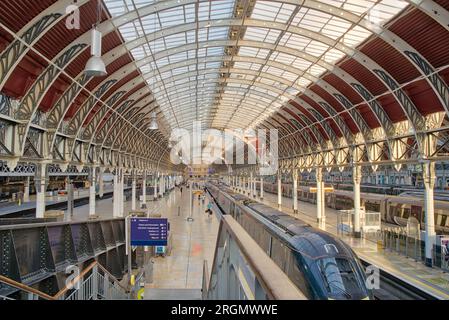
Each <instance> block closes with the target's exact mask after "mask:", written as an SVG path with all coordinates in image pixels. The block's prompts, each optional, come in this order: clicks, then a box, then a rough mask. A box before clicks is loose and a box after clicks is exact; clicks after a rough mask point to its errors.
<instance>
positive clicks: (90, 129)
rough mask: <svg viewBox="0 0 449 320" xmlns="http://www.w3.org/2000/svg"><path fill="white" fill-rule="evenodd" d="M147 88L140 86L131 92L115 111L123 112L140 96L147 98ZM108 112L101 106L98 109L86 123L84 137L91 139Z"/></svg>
mask: <svg viewBox="0 0 449 320" xmlns="http://www.w3.org/2000/svg"><path fill="white" fill-rule="evenodd" d="M147 91H148V89H147V88H142V89H141V90H138V91H137V92H135V93H133V94H132V95H131V96H129V97H127V100H126V101H121V102H120V103H121V105H120V106H119V107H117V112H119V113H123V111H124V110H126V109H127V108H128V107H131V106H133V103H134V102H138V101H140V100H139V99H141V98H142V97H144V98H145V99H147V95H148V93H147ZM109 114H110V110H109V109H107V108H106V107H104V106H102V107H101V108H100V110H98V111H97V112H96V113H95V115H94V116H93V118H92V119H91V121H90V122H89V123H88V125H87V128H86V130H85V132H86V133H87V135H88V136H85V138H86V139H91V140H92V139H93V138H94V136H95V135H96V133H97V131H98V129H99V128H100V125H102V124H103V121H104V120H105V119H106V117H107V116H108V115H109ZM113 114H114V115H117V113H113ZM108 120H109V118H108Z"/></svg>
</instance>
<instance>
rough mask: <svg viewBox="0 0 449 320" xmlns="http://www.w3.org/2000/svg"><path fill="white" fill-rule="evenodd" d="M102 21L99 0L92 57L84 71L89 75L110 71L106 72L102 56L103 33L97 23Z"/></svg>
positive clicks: (104, 73) (91, 51) (92, 38)
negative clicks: (98, 28)
mask: <svg viewBox="0 0 449 320" xmlns="http://www.w3.org/2000/svg"><path fill="white" fill-rule="evenodd" d="M100 21H101V0H99V1H98V8H97V23H96V25H94V26H93V28H92V31H91V45H90V54H91V57H90V59H89V60H88V61H87V63H86V67H85V69H84V73H85V74H86V76H88V77H104V76H105V75H107V74H108V73H107V72H106V65H105V64H104V61H103V59H102V58H101V42H102V41H101V39H102V36H103V35H102V33H101V32H100V31H98V30H97V25H98V24H99V23H100Z"/></svg>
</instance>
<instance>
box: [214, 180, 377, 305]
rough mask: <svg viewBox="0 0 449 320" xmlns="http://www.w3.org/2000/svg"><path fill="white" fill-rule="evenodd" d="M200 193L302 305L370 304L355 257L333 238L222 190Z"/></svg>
mask: <svg viewBox="0 0 449 320" xmlns="http://www.w3.org/2000/svg"><path fill="white" fill-rule="evenodd" d="M206 190H207V191H208V193H209V194H210V195H211V197H212V198H213V200H214V201H215V203H216V204H217V206H218V207H219V209H220V210H221V211H222V213H223V214H227V215H231V216H232V217H233V218H234V219H235V220H236V221H237V222H238V223H239V224H240V225H241V226H242V227H243V228H244V229H245V230H246V231H247V232H248V234H249V235H250V236H251V237H252V238H253V239H254V240H255V241H256V242H257V243H258V244H259V245H260V247H261V248H262V249H263V250H264V251H265V252H266V253H267V254H268V255H269V256H270V258H271V259H272V260H273V261H274V262H275V263H276V264H277V265H278V266H279V268H281V269H282V270H283V271H284V272H285V274H286V275H287V276H288V277H289V278H290V280H291V281H292V282H293V283H294V284H295V285H296V286H297V287H298V289H299V290H301V292H302V293H303V294H304V295H305V296H306V297H307V298H308V299H314V300H371V299H373V292H372V290H369V289H367V286H366V276H365V273H364V269H363V267H362V265H361V263H360V261H359V259H358V257H357V255H356V254H355V253H354V251H353V250H352V249H351V248H350V247H349V246H348V245H347V244H346V243H344V242H343V241H342V240H340V239H339V238H337V237H335V236H333V235H331V234H329V233H327V232H325V231H323V230H320V229H317V228H314V227H312V226H311V225H309V224H307V223H305V222H304V221H302V220H300V219H297V218H295V217H292V216H289V215H287V214H285V213H282V212H280V211H278V210H276V209H273V208H271V207H269V206H267V205H264V204H262V203H259V202H256V201H254V200H251V199H249V198H247V197H246V196H244V195H241V194H238V193H235V192H233V191H232V190H231V189H230V188H229V187H227V186H225V185H224V184H213V183H207V184H206Z"/></svg>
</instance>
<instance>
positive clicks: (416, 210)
mask: <svg viewBox="0 0 449 320" xmlns="http://www.w3.org/2000/svg"><path fill="white" fill-rule="evenodd" d="M410 214H411V216H412V217H415V218H416V219H417V220H418V221H419V222H420V223H422V221H423V217H422V215H423V214H422V206H413V205H412V206H411V208H410Z"/></svg>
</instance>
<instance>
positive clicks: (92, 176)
mask: <svg viewBox="0 0 449 320" xmlns="http://www.w3.org/2000/svg"><path fill="white" fill-rule="evenodd" d="M96 171H97V168H95V167H92V168H90V172H89V216H90V217H91V216H94V215H95V211H96V210H95V205H96V203H95V202H96V196H97V195H96V188H95V187H96V179H97V177H96Z"/></svg>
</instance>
